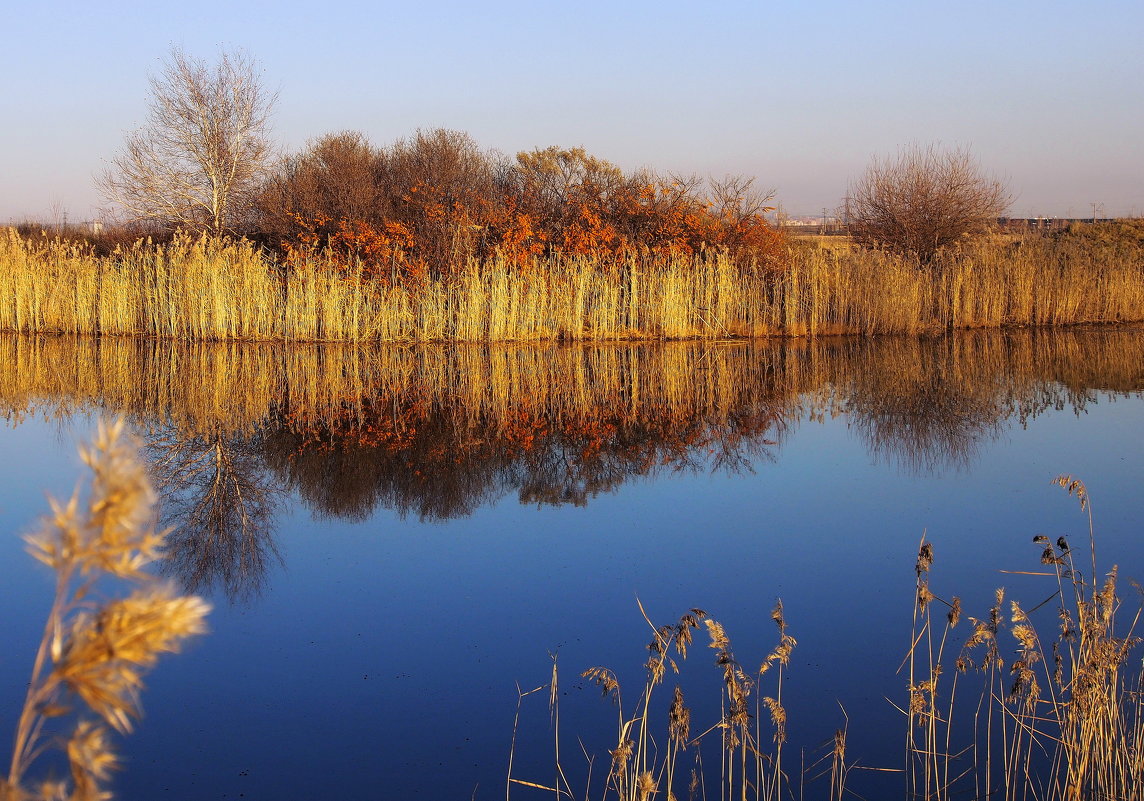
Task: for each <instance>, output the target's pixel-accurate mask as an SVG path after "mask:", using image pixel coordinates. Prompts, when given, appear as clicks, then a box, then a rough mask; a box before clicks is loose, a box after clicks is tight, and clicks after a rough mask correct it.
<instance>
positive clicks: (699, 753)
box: [506, 476, 1144, 801]
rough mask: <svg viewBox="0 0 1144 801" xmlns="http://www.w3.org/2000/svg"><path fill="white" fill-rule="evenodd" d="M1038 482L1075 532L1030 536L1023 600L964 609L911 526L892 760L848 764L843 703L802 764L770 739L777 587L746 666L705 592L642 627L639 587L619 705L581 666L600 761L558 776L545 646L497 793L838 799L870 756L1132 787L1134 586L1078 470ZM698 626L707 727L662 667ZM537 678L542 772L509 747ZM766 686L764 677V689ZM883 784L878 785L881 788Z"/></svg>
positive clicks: (913, 784)
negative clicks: (899, 740)
mask: <svg viewBox="0 0 1144 801" xmlns="http://www.w3.org/2000/svg"><path fill="white" fill-rule="evenodd" d="M1054 483H1055V484H1057V485H1059V486H1060V487H1062V488H1063V489H1064V490H1065V491H1066V492H1067V493H1068V494H1069V495H1070V496H1072V497H1074V498H1075V499H1076V500H1077V501H1078V502H1079V504H1080V507H1081V510H1082V512H1084V513H1086V514H1087V524H1088V532H1087V537H1084V538H1079V540H1078V542H1076V543H1074V544H1070V542H1069V541H1068V540H1067V539H1066V538H1065V537H1060V538H1058V539H1057V540H1056V541H1055V542H1053V541H1050V540H1049V538H1047V537H1045V536H1043V535H1039V536H1037V537H1034V538H1033V543H1034V545H1035V546H1036V547H1037V548H1039V549H1040V550H1041V554H1040V566H1041V569H1040V570H1033V571H1003V572H1010V573H1020V574H1022V575H1024V576H1029V577H1034V579H1040V580H1042V581H1044V583H1045V586H1044V587H1043V592H1041V593H1039V594H1038V595H1037V596H1036V597H1035V598H1034V599H1033V603H1032V604H1029V603H1026V602H1024V601H1019V600H1015V599H1010V598H1007V597H1006V593H1005V590H1004V589H998V590H997V591H996V593H995V596H994V598H993V603H992V605H991V607H990V608H989V609H988V610H987V611H986V613H985V614H983V615H982V616H981V617H980V618H974V617H971V616H969V615H968V613H967V610H966V609H964V608H963V604H962V600H961V599H960V598H959V597H957V596H946V597H941V596H939V595H938V594H937V593H936V592H935V591H934V585H933V584H932V583H931V574H932V571H933V566H934V562H935V552H934V547H933V544H932V543H930V542H928V541H927V540H926V539H925V538H924V537H923V539H922V542H921V544H920V547H919V549H918V554H917V561H916V565H915V574H916V588H915V596H914V601H915V603H914V605H913V606H914V611H913V623H912V628H911V631H910V639H909V645H908V648H907V651H906V655H905V658H904V659H903V661H902V670H901V672H902V673H903V674H904V677H905V682H906V684H905V697H904V700H903V701H902V703H901V705H900V706H898V705H897V704H896V703H895V702H894V701H891V703H895V706H898V710H899V711H900V712H901V713H902V718H903V720H904V722H905V733H906V734H905V751H904V764H903V765H889V766H887V765H881V766H874V765H862V764H859V763H858V762H857V761H854V760H853V759H851V758H849V757H848V754H847V738H848V734H849V728H850V722H849V720H847V721H846V722H845V723H844V725H843V726H842V727H841V728H839V729H838V730H836V731H835V732H834V733H833V736H830V737H827V738H825V739H824V740H823V741H822V742H821V743H820V744H819V746H818V748H817V750H816V751H814V752H813V753H812V754H811V755H810V760H809V764H808V760H807V759H806V754H805V752H804V756H803V759H802V760H801V762H798V763H795V762H794V760H792V759H790V757H789V756H784V750H789V749H790V748H791V746H790V745H789V744H788V743H787V737H786V730H787V723H788V714H791V713H792V712H793V713H794V714H797V710H788V709H787V706H786V704H785V703H784V701H783V696H782V685H783V681H784V672H785V668H786V667H788V665H789V660H790V655H791V652H792V651H793V650H794V648H795V647H796V646H797V643H796V641H795V640H794V638H793V637H792V636H791V635H790V634H789V633H788V630H787V629H788V624H787V621H786V614H785V611H784V609H783V606H782V602H781V601H780V602H779V603H778V604H777V605H776V607H775V609H774V611H773V612H772V614H771V618H772V620H773V621H774V622H775V624H777V626H778V635H779V636H778V642H777V643H776V645H775V646H774V647H773V649H772V650H771V652H770V653H769V654H768V655H767V656H766V657H765V658H764V659H763V660H762V662H761V664H760V666H759V668H758V670H752V669H750V668H747V667H744V665H743V663H742V662H740V661H739V659H738V658H736V656H735V655H734V653H733V652H732V650H731V643H730V639H729V637H728V635H727V632H726V631H725V630H724V628H723V627H722V626H721V625H720V624H719V623H717V622H716V621H715V620H713V619H712V618H710V617H709V616H708V615H707V613H706V612H704V611H703V610H700V609H692V610H690V611H689V612H687V613H686V614H684V615H683V616H682V617H681V618H680V620H679V622H678V623H674V624H669V625H665V626H659V627H657V626H655V625H653V624H652V623H651V621H650V620H649V619H648V618H647V614H646V612H644V610H643V606H642V605H641V606H640V612H641V613H643V615H644V619H645V620H647V622H648V624H649V625H650V626H651V628H652V631H653V636H652V640H651V642H650V643H649V644H648V646H647V651H648V654H649V657H648V660H647V662H646V663H645V665H644V668H645V670H646V679H645V682H644V685H643V686H642V687H640V688H637V689H638V692H637V694H636V700H635V704H634V707H633V708H628V707H625V706H624V704H623V703H622V696H621V686H620V680H619V678H618V677H617V673H616V672H614V671H613V670H611V669H609V668H604V667H592V668H589V669H587V670H585V671H584V672H583V673H582V676H583V677H584V678H586V679H588V680H590V681H592V682H594V683H595V684H596V685H597V686H598V687H600V688H601V689H602V691H603V694H604V696H605V697H610V698H612V699H613V701H614V703H615V707H616V710H617V731H616V738H615V741H614V742H615V746H614V747H610V748H609V750H608V754H609V755H610V757H611V760H610V767H609V770H608V771H607V773H606V775H605V776H604V778H603V779H602V780H601V779H599V778H597V779H595V780H593V777H592V773H591V771H589V773H588V777H587V780H586V781H587V784H588V786H586V787H583V788H579V787H573V786H572V784H571V782H570V781H569V780H568V779H567V775H569V773H571V771H568V770H566V768H565V767H564V765H563V764H562V763H561V749H560V739H559V737H560V734H559V728H558V726H559V723H558V721H559V712H558V704H559V697H560V693H559V689H558V682H559V675H558V672H557V671H556V669H555V662H554V667H553V673H552V678H551V681H550V682H549V683H548V684H546V685H543V686H542V687H539V688H537V689H535V690H532V691H529V692H527V693H521V694H520V699H519V702H518V709H517V716H516V720H517V723H516V724H514V731H513V738H512V742H513V748H512V750H511V751H510V757H509V765H508V775H507V786H506V798H509V799H511V798H512V797H514V796H515V797H518V798H519V797H529V798H531V797H536V796H538V795H539V793H538V792H537V791H540V792H545V793H552V794H555V795H556V797H558V798H559V797H561V796H567V797H569V798H573V797H584V798H589V797H598V798H601V799H603V800H604V801H611V799H615V801H648V799H651V798H666V799H680V798H685V797H686V798H690V799H708V798H711V799H715V798H718V799H720V800H721V801H746V799H752V800H753V801H762V800H763V799H766V800H768V801H769V800H770V799H780V798H805V797H810V798H829V799H831V801H836V800H839V801H840V799H843V798H864V797H879V796H871V795H870V794H869V790H868V789H867V788H865V787H859V786H856V785H857V784H860V782H857V781H855V779H854V774H856V773H860V772H863V771H873V772H876V773H878V774H879V775H881V776H883V777H885V776H896V777H900V780H901V782H902V785H903V787H902V789H903V790H904V797H905V798H907V799H925V801H952V800H953V799H959V798H977V799H984V798H996V799H1003V801H1135V799H1138V798H1139V797H1140V789H1141V787H1144V672H1142V670H1141V662H1140V661H1139V660H1138V659H1137V658H1135V655H1136V651H1137V647H1138V646H1139V644H1140V641H1141V638H1140V637H1139V636H1138V635H1137V631H1138V626H1139V624H1140V619H1141V615H1142V614H1144V604H1141V603H1140V602H1139V601H1138V602H1137V603H1136V605H1135V608H1133V607H1132V606H1131V605H1128V606H1127V608H1125V606H1126V605H1125V604H1124V603H1123V602H1122V600H1121V598H1120V595H1119V594H1118V593H1119V591H1118V581H1119V574H1118V570H1117V568H1116V567H1115V566H1113V567H1112V568H1111V569H1110V570H1108V571H1107V572H1106V573H1105V574H1104V577H1103V578H1101V575H1100V573H1099V568H1098V560H1097V551H1096V538H1095V532H1094V528H1093V518H1092V508H1091V504H1090V498H1089V495H1088V490H1087V488H1086V487H1085V486H1084V484H1083V483H1082V482H1081V481H1079V480H1077V479H1075V478H1073V477H1072V476H1060V477H1058V478H1057V479H1055V480H1054ZM1080 540H1085V541H1084V542H1083V544H1082V543H1081V542H1080ZM1138 589H1139V588H1137V590H1138ZM1044 593H1047V597H1045V595H1044ZM1125 619H1126V620H1125ZM701 628H706V630H707V634H708V635H709V640H710V642H709V645H710V648H711V649H713V650H714V651H715V655H714V659H713V660H704V661H713V662H714V665H715V670H714V671H713V672H712V675H713V676H716V675H717V676H719V677H720V679H721V684H722V692H721V699H722V700H721V706H720V710H719V714H718V715H712V714H711V710H707V714H708V723H707V725H706V728H704V724H702V723H699V724H697V723H696V718H697V717H698V715H700V714H702V711H701V710H700V711H698V712H697V710H694V709H691V708H688V707H687V705H686V704H685V702H684V696H683V692H682V691H681V690H680V686H679V682H680V681H682V679H680V678H677V677H678V676H679V675H680V674H681V673H682V672H683V667H684V662H685V661H686V660H687V659H688V652H689V648H690V647H691V646H692V638H693V630H700V629H701ZM966 629H968V632H967V633H966V634H964V635H962V632H966ZM688 667H690V666H688ZM708 670H710V669H709V668H708ZM772 671H773V672H772ZM667 676H671V678H672V680H673V682H674V683H676V687H675V691H674V695H673V697H672V699H671V701H670V702H666V701H665V700H662V699H660V698H659V696H661V695H662V694H663V692H664V691H663V690H659V689H658V688H659V687H660V685H661V684H663V683H664V679H665V677H667ZM543 690H547V691H549V703H550V712H551V714H552V717H553V726H554V730H555V732H556V742H555V757H556V765H555V770H554V771H553V775H554V776H555V780H554V781H552V782H551V784H548V783H544V782H540V781H535V780H533V778H532V777H526V775H525V774H522V771H521V770H520V769H519V768H518V767H516V766H515V765H514V761H515V760H514V758H513V752H514V751H515V746H516V744H517V741H518V732H517V730H516V727H517V726H518V725H519V720H520V707H519V703H520V702H523V700H524V698H525V697H526V696H528V695H531V694H533V693H538V692H540V691H543ZM767 690H769V691H770V692H771V693H772V694H771V695H767V696H762V693H763V692H764V691H767ZM653 697H655V698H656V701H655V703H653ZM843 716H844V717H845V713H843ZM580 748H581V750H582V751H583V752H584V754H585V756H586V757H588V758H589V766H591V764H592V761H591V754H592V746H591V745H586V744H584V743H583V742H581V743H580ZM712 752H715V753H714V754H713V753H712ZM593 781H595V783H593ZM885 793H886V788H885V787H882V788H881V789H880V790H879V794H880V796H881V797H885Z"/></svg>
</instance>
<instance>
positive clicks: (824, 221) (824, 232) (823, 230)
mask: <svg viewBox="0 0 1144 801" xmlns="http://www.w3.org/2000/svg"><path fill="white" fill-rule="evenodd" d="M822 235H823V236H826V207H825V206H823V207H822Z"/></svg>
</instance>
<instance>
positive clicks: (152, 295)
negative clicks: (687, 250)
mask: <svg viewBox="0 0 1144 801" xmlns="http://www.w3.org/2000/svg"><path fill="white" fill-rule="evenodd" d="M1130 228H1131V230H1133V231H1134V230H1135V228H1134V227H1131V226H1130ZM1121 244H1122V243H1118V241H1116V240H1114V241H1112V242H1111V243H1108V242H1103V243H1102V242H1101V241H1099V240H1095V239H1092V238H1087V239H1086V238H1084V237H1076V236H1074V237H1057V238H1049V237H1041V236H1034V237H1031V238H1029V239H1026V240H1025V241H1016V240H1013V239H1011V238H1009V239H1000V238H998V239H995V240H991V241H985V242H981V243H978V244H975V245H972V246H967V247H965V248H963V249H961V250H959V251H958V252H956V253H950V254H947V255H946V256H945V257H944V258H942V259H941V260H939V261H938V263H937V264H936V265H934V266H933V267H932V268H931V269H926V270H921V269H918V268H917V267H916V266H915V265H913V264H912V263H910V262H909V261H908V260H905V259H902V258H899V257H895V256H891V255H888V254H884V253H879V252H873V251H863V250H858V249H849V250H842V249H835V248H831V249H824V248H818V247H801V248H795V249H794V250H793V251H792V253H791V257H790V261H789V265H788V266H787V267H786V268H785V269H784V270H783V271H781V272H775V273H766V274H762V275H750V274H747V273H745V272H744V271H743V270H741V269H738V268H736V267H735V266H734V265H733V264H732V262H731V261H730V260H729V259H727V258H725V257H723V256H720V255H714V254H708V255H705V256H701V257H695V258H688V257H677V258H674V259H666V260H653V259H640V258H631V259H628V260H627V261H622V262H618V263H617V262H612V263H609V264H607V265H603V264H601V263H599V262H597V261H594V260H593V259H591V258H589V257H583V256H578V257H553V258H546V259H538V260H535V261H533V262H530V263H527V264H520V263H517V262H509V261H506V260H501V259H499V258H495V257H494V258H492V259H489V260H485V261H481V262H478V261H471V262H468V263H466V265H465V266H464V268H463V269H460V270H458V271H456V272H455V273H454V274H453V275H452V276H451V277H449V278H447V279H434V278H430V279H428V280H426V281H425V282H423V283H419V284H417V285H414V286H409V285H401V284H400V282H386V281H378V280H363V278H362V276H361V275H360V274H359V273H357V272H355V270H353V269H348V268H346V267H345V266H344V265H343V264H339V263H337V262H335V261H334V260H333V259H332V258H330V257H328V256H324V255H322V254H313V255H312V256H311V257H310V258H309V259H307V260H303V261H301V262H299V263H297V264H295V266H294V267H293V268H291V269H290V270H284V269H282V268H281V267H280V265H277V264H275V263H273V262H272V261H271V260H270V259H269V257H268V256H266V255H265V254H264V253H263V252H262V251H260V250H259V249H257V248H256V247H255V246H253V245H251V244H249V243H246V242H226V241H209V240H205V239H204V240H198V241H192V240H188V239H181V240H176V241H175V242H173V243H171V244H168V245H150V244H147V243H139V244H136V245H134V246H132V247H130V248H128V249H126V250H120V251H119V252H117V253H116V254H114V255H111V256H106V257H97V256H95V255H93V254H92V252H91V251H90V249H87V248H85V247H84V246H82V245H76V244H68V243H60V242H56V241H52V240H50V239H46V238H40V239H26V238H23V237H20V236H19V235H18V234H17V233H16V232H15V231H14V230H11V229H9V230H7V231H6V232H5V233H4V234H3V235H2V236H0V266H2V269H0V330H3V331H13V332H21V333H33V332H34V333H69V334H108V335H133V336H147V337H161V338H173V339H182V340H226V339H244V340H263V341H300V342H308V341H346V342H357V341H384V342H429V341H471V342H476V341H541V340H553V339H571V340H589V341H592V340H617V339H685V338H710V339H722V338H728V337H760V336H771V335H785V336H801V335H816V334H837V333H861V334H875V333H911V334H916V333H924V332H932V331H940V330H945V329H949V328H977V327H999V326H1026V325H1069V324H1076V323H1111V322H1126V321H1139V320H1144V255H1142V254H1144V248H1142V247H1141V246H1140V245H1139V243H1129V244H1127V245H1123V246H1121Z"/></svg>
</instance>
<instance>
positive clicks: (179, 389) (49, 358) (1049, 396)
mask: <svg viewBox="0 0 1144 801" xmlns="http://www.w3.org/2000/svg"><path fill="white" fill-rule="evenodd" d="M0 353H3V354H4V357H5V359H6V363H7V364H8V365H9V367H8V369H7V370H6V371H4V373H3V374H2V375H0V402H2V403H3V407H4V412H5V413H6V414H7V415H8V416H12V415H18V414H21V413H24V412H28V411H36V412H38V413H45V414H68V413H71V412H79V411H87V410H90V409H92V408H93V407H98V408H102V409H110V410H114V411H117V412H127V413H129V414H130V415H132V417H133V419H134V421H135V423H136V425H137V428H138V430H139V432H140V434H141V436H142V438H143V440H144V442H145V446H146V447H145V454H146V456H147V459H148V461H149V463H150V465H151V467H152V470H153V472H154V475H155V477H156V479H157V483H158V485H159V487H160V488H161V490H162V493H163V496H164V501H165V520H166V522H167V523H168V524H169V525H171V526H173V528H174V532H173V534H172V536H171V539H170V546H169V556H168V561H167V570H168V571H169V572H171V573H172V574H174V575H177V576H179V578H180V579H181V581H182V583H183V584H184V586H185V587H186V589H187V590H190V591H200V592H201V591H206V590H209V589H211V588H214V589H215V590H218V591H220V592H221V593H223V594H224V595H226V596H227V597H229V598H230V599H232V600H244V599H248V598H250V597H252V596H254V595H257V594H258V593H259V592H260V591H261V589H262V587H263V584H264V582H265V577H266V574H267V571H268V570H269V569H270V568H271V567H273V566H274V565H275V564H277V563H279V562H280V560H281V558H282V556H281V555H280V553H279V550H278V546H277V545H276V542H275V537H274V533H273V526H274V520H275V513H276V510H277V509H278V507H279V505H280V504H281V502H282V499H283V497H284V495H285V494H286V493H288V492H293V493H296V494H297V495H298V497H299V498H300V499H301V500H302V501H303V503H304V504H305V505H306V506H307V507H309V509H310V510H311V511H312V512H313V513H314V514H315V515H316V516H318V517H320V518H323V517H324V518H342V519H346V520H353V521H361V520H365V519H367V518H369V517H370V516H371V515H372V514H374V512H375V511H376V510H377V509H378V508H379V507H382V508H387V509H390V510H393V511H395V512H397V513H398V514H399V515H401V516H406V515H415V516H417V517H418V518H419V519H421V520H423V521H433V520H445V519H450V518H456V517H460V516H466V515H469V514H472V513H473V512H474V511H475V510H476V509H478V508H480V507H481V506H483V505H486V504H491V503H495V502H496V501H498V500H500V499H502V498H503V497H505V496H506V495H510V494H516V496H517V497H518V498H519V500H520V502H521V503H524V504H541V505H544V504H552V505H560V504H585V503H588V502H589V501H590V500H591V499H592V498H593V497H595V496H597V495H598V494H600V493H603V492H612V491H615V490H616V489H617V488H619V487H620V486H621V485H623V484H624V483H625V482H628V481H631V480H632V479H635V478H640V477H649V476H653V475H655V474H656V473H658V472H661V471H742V470H750V469H751V465H752V464H754V463H757V462H758V460H760V459H773V458H775V454H776V453H777V451H778V449H779V448H780V447H781V444H782V442H783V438H784V435H785V433H786V432H787V431H788V430H789V429H790V427H791V426H793V425H796V424H798V423H799V422H800V421H814V420H820V419H823V418H824V417H826V416H831V417H833V416H837V415H840V414H845V415H846V416H847V419H848V420H850V421H851V423H850V425H851V426H852V428H853V429H854V430H856V431H857V432H858V433H859V434H860V436H861V437H862V438H863V439H864V441H865V442H866V443H867V446H868V448H869V449H870V452H871V453H872V454H873V455H874V457H875V458H876V459H882V460H889V461H892V462H894V463H896V464H898V465H899V466H900V467H901V468H902V469H905V470H906V471H908V472H911V473H928V472H934V471H944V470H960V469H965V468H968V467H969V466H970V464H971V463H972V461H973V458H974V454H975V452H976V450H977V448H978V447H980V445H981V444H982V443H984V442H987V441H989V440H990V439H991V438H993V437H995V436H996V435H997V433H998V432H999V431H1000V430H1001V428H1002V424H1003V423H1004V421H1006V420H1008V419H1011V418H1017V419H1019V420H1020V421H1021V422H1026V421H1028V420H1029V419H1032V418H1034V417H1036V416H1037V415H1038V414H1040V413H1042V412H1043V411H1045V410H1046V409H1061V408H1072V409H1075V410H1076V411H1077V412H1078V413H1079V412H1080V411H1082V410H1083V409H1084V408H1085V406H1086V404H1088V403H1090V402H1091V401H1093V400H1094V399H1095V397H1096V395H1097V393H1099V392H1102V391H1104V392H1115V393H1126V392H1133V391H1139V390H1141V389H1144V333H1142V332H1141V331H1139V330H1133V329H1087V330H1085V329H1075V330H1063V331H1062V330H1058V331H1037V330H1031V331H1012V332H1001V333H998V332H982V333H962V334H957V335H955V336H949V337H939V338H930V339H919V338H912V337H911V338H886V339H881V340H876V341H873V340H859V339H849V338H839V339H829V340H817V341H814V340H801V341H792V342H768V343H737V344H728V345H718V344H716V345H712V344H710V343H705V344H698V345H696V344H686V343H670V344H661V345H638V346H631V345H615V346H595V347H579V346H576V347H564V346H549V347H543V348H528V347H494V348H453V347H426V348H418V349H403V348H383V347H374V348H354V347H348V346H336V345H335V346H316V345H314V346H305V347H293V348H290V347H284V346H271V345H248V346H239V345H236V344H233V343H232V344H199V345H179V344H174V343H168V342H156V341H139V340H128V339H113V338H108V339H69V338H21V337H12V336H9V337H4V338H0Z"/></svg>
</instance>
